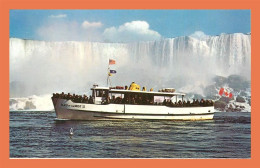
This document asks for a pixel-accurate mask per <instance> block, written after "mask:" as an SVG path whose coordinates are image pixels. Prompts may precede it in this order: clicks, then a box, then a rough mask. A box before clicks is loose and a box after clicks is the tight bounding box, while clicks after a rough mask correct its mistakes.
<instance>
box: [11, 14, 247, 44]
mask: <svg viewBox="0 0 260 168" xmlns="http://www.w3.org/2000/svg"><path fill="white" fill-rule="evenodd" d="M249 32H251V12H250V10H10V35H9V36H10V37H15V38H22V39H32V40H47V41H94V42H132V41H150V40H158V39H162V38H174V37H179V36H194V37H203V36H206V35H219V34H221V33H228V34H230V33H249Z"/></svg>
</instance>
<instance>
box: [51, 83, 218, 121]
mask: <svg viewBox="0 0 260 168" xmlns="http://www.w3.org/2000/svg"><path fill="white" fill-rule="evenodd" d="M91 90H92V95H91V96H89V97H87V96H86V95H84V96H78V95H75V94H73V95H71V94H64V93H61V94H58V93H56V94H53V97H52V101H53V105H54V109H55V112H56V116H57V118H58V119H69V120H122V119H142V120H208V119H213V116H214V105H213V101H212V100H203V99H202V100H201V101H200V102H199V101H198V100H193V102H190V101H187V102H186V101H185V100H184V96H185V94H184V93H176V92H175V89H174V88H165V89H161V90H159V91H158V92H155V91H153V89H150V91H146V88H145V87H143V89H142V90H141V89H140V86H139V85H138V84H136V83H134V82H133V83H132V84H131V85H130V87H129V88H128V87H127V86H125V87H122V86H117V87H99V86H98V85H93V87H92V88H91Z"/></svg>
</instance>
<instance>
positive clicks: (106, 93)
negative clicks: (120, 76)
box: [91, 85, 185, 105]
mask: <svg viewBox="0 0 260 168" xmlns="http://www.w3.org/2000/svg"><path fill="white" fill-rule="evenodd" d="M91 90H92V97H93V102H94V104H109V103H116V104H142V105H154V104H162V103H163V102H165V101H170V100H172V97H173V96H176V102H177V100H178V98H179V97H180V96H181V99H182V102H183V97H184V95H185V94H183V93H173V92H154V91H141V90H127V89H124V88H120V89H116V88H109V87H98V86H97V85H94V86H93V88H91Z"/></svg>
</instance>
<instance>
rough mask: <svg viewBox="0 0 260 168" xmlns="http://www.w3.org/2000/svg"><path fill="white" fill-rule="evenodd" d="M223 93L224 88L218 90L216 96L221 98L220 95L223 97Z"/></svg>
mask: <svg viewBox="0 0 260 168" xmlns="http://www.w3.org/2000/svg"><path fill="white" fill-rule="evenodd" d="M223 93H224V88H220V90H219V92H218V94H219V95H220V96H222V95H223Z"/></svg>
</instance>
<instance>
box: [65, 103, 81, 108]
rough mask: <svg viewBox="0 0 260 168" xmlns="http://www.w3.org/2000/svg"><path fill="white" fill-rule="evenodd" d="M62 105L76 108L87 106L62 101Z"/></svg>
mask: <svg viewBox="0 0 260 168" xmlns="http://www.w3.org/2000/svg"><path fill="white" fill-rule="evenodd" d="M61 106H63V107H76V108H85V105H74V104H72V105H71V104H63V103H61Z"/></svg>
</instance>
